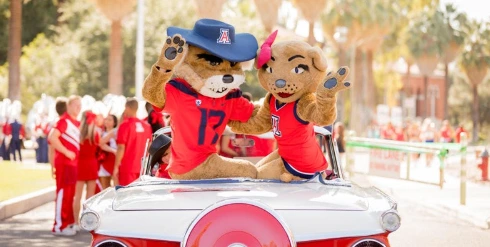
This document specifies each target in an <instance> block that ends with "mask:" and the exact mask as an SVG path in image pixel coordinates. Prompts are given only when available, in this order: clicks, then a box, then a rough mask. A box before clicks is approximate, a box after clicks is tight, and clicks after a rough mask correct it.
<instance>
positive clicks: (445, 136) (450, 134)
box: [439, 120, 454, 142]
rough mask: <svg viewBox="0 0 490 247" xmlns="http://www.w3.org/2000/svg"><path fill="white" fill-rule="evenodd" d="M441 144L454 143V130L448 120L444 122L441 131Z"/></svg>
mask: <svg viewBox="0 0 490 247" xmlns="http://www.w3.org/2000/svg"><path fill="white" fill-rule="evenodd" d="M439 136H440V139H439V142H454V130H453V127H451V125H450V124H449V121H448V120H444V121H443V122H442V127H441V129H440V131H439Z"/></svg>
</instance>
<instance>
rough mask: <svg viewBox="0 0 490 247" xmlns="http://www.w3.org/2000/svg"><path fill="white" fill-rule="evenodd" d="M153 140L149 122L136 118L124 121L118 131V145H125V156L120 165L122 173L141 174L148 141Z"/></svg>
mask: <svg viewBox="0 0 490 247" xmlns="http://www.w3.org/2000/svg"><path fill="white" fill-rule="evenodd" d="M148 139H151V127H150V125H149V124H148V123H147V122H144V121H142V120H139V119H138V118H135V117H130V118H126V119H124V121H123V122H122V123H121V125H120V126H119V128H118V130H117V138H116V143H117V144H118V145H125V151H124V155H123V158H122V161H121V164H120V165H119V171H120V172H121V173H139V172H140V170H141V158H143V155H144V154H145V145H146V141H147V140H148Z"/></svg>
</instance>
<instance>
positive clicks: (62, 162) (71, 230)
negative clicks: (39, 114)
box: [37, 96, 164, 236]
mask: <svg viewBox="0 0 490 247" xmlns="http://www.w3.org/2000/svg"><path fill="white" fill-rule="evenodd" d="M138 106H139V103H138V101H137V100H136V99H135V98H127V100H126V104H125V109H124V113H123V114H122V116H121V117H120V118H118V117H117V116H115V115H113V114H108V115H107V116H103V115H102V114H100V113H95V112H94V111H92V110H86V111H83V112H82V113H81V119H80V121H79V120H78V119H77V117H78V116H79V115H80V112H81V97H79V96H70V97H68V98H63V97H60V98H58V99H57V101H56V106H55V108H56V111H57V113H58V115H59V118H58V119H57V120H56V121H55V123H54V124H53V125H52V126H51V127H46V128H43V127H41V131H40V133H42V135H39V136H37V139H38V144H39V146H38V149H43V145H42V144H41V143H42V142H47V144H48V148H47V149H48V160H49V163H50V164H51V170H52V174H53V177H54V178H55V180H56V207H55V220H54V224H53V229H52V232H53V233H54V234H55V235H63V236H72V235H75V234H76V233H77V231H79V230H80V227H79V225H78V223H79V222H78V219H79V214H80V206H81V200H82V194H83V192H84V191H85V196H86V197H85V198H86V199H88V198H90V197H91V196H93V195H94V194H96V193H97V192H99V191H101V190H103V189H105V188H107V187H110V186H115V185H122V186H124V185H128V184H129V183H131V182H132V181H134V180H136V179H137V178H138V176H139V171H140V168H141V159H142V157H143V155H144V152H145V144H146V142H147V141H148V140H149V139H151V134H152V127H151V125H150V123H148V119H138V118H137V117H136V113H137V111H138ZM153 116H155V115H153ZM161 119H162V120H161V121H154V122H152V123H153V124H158V125H163V123H164V122H163V118H161ZM158 127H161V126H157V127H156V128H158ZM45 138H46V140H44V139H45ZM39 151H40V150H38V152H39ZM39 156H43V155H39Z"/></svg>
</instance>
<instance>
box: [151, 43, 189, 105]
mask: <svg viewBox="0 0 490 247" xmlns="http://www.w3.org/2000/svg"><path fill="white" fill-rule="evenodd" d="M186 53H187V45H186V44H185V40H184V39H183V38H182V37H181V36H180V35H174V36H173V37H172V38H170V37H168V38H167V40H166V43H165V45H164V46H163V48H162V50H161V52H160V56H159V57H158V60H157V62H156V63H155V64H154V65H153V66H152V67H151V72H150V74H149V75H148V76H147V77H146V79H145V83H144V85H143V90H142V95H143V97H144V98H145V99H146V100H147V101H148V102H150V104H152V105H154V106H156V107H158V108H163V107H164V106H165V99H166V94H165V85H166V84H167V82H168V81H169V80H170V78H172V75H173V73H174V69H175V68H176V67H177V66H178V65H179V64H180V63H181V61H182V60H183V58H184V57H185V55H186Z"/></svg>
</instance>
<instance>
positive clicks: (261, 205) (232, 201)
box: [180, 198, 296, 247]
mask: <svg viewBox="0 0 490 247" xmlns="http://www.w3.org/2000/svg"><path fill="white" fill-rule="evenodd" d="M236 203H243V204H249V205H252V206H256V207H258V208H261V209H263V210H265V211H267V212H268V213H270V214H271V215H272V216H273V217H274V218H276V220H277V221H278V222H279V224H281V226H282V227H283V228H284V230H285V231H286V234H287V235H288V238H289V243H290V244H291V247H296V242H295V241H294V239H293V234H292V232H291V230H290V229H289V227H288V226H287V224H286V221H284V220H283V219H282V217H281V216H280V215H279V214H278V213H276V212H275V211H274V210H273V209H271V208H270V207H269V206H267V205H266V204H264V203H260V202H258V201H252V200H246V199H241V198H240V199H239V198H235V199H225V200H221V201H218V202H216V203H215V204H213V205H211V206H209V207H207V208H205V209H204V210H202V211H201V212H200V213H199V214H198V215H197V217H196V218H195V219H194V220H193V221H192V223H191V224H190V225H189V227H187V230H186V232H185V235H184V239H183V241H181V242H180V246H181V247H185V246H186V244H187V241H188V238H189V235H190V233H191V230H192V229H193V228H194V227H195V226H196V224H197V223H198V222H199V220H201V219H202V218H203V217H204V216H205V215H206V214H208V213H209V212H211V211H212V210H214V209H217V208H219V207H222V206H226V205H230V204H236Z"/></svg>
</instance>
